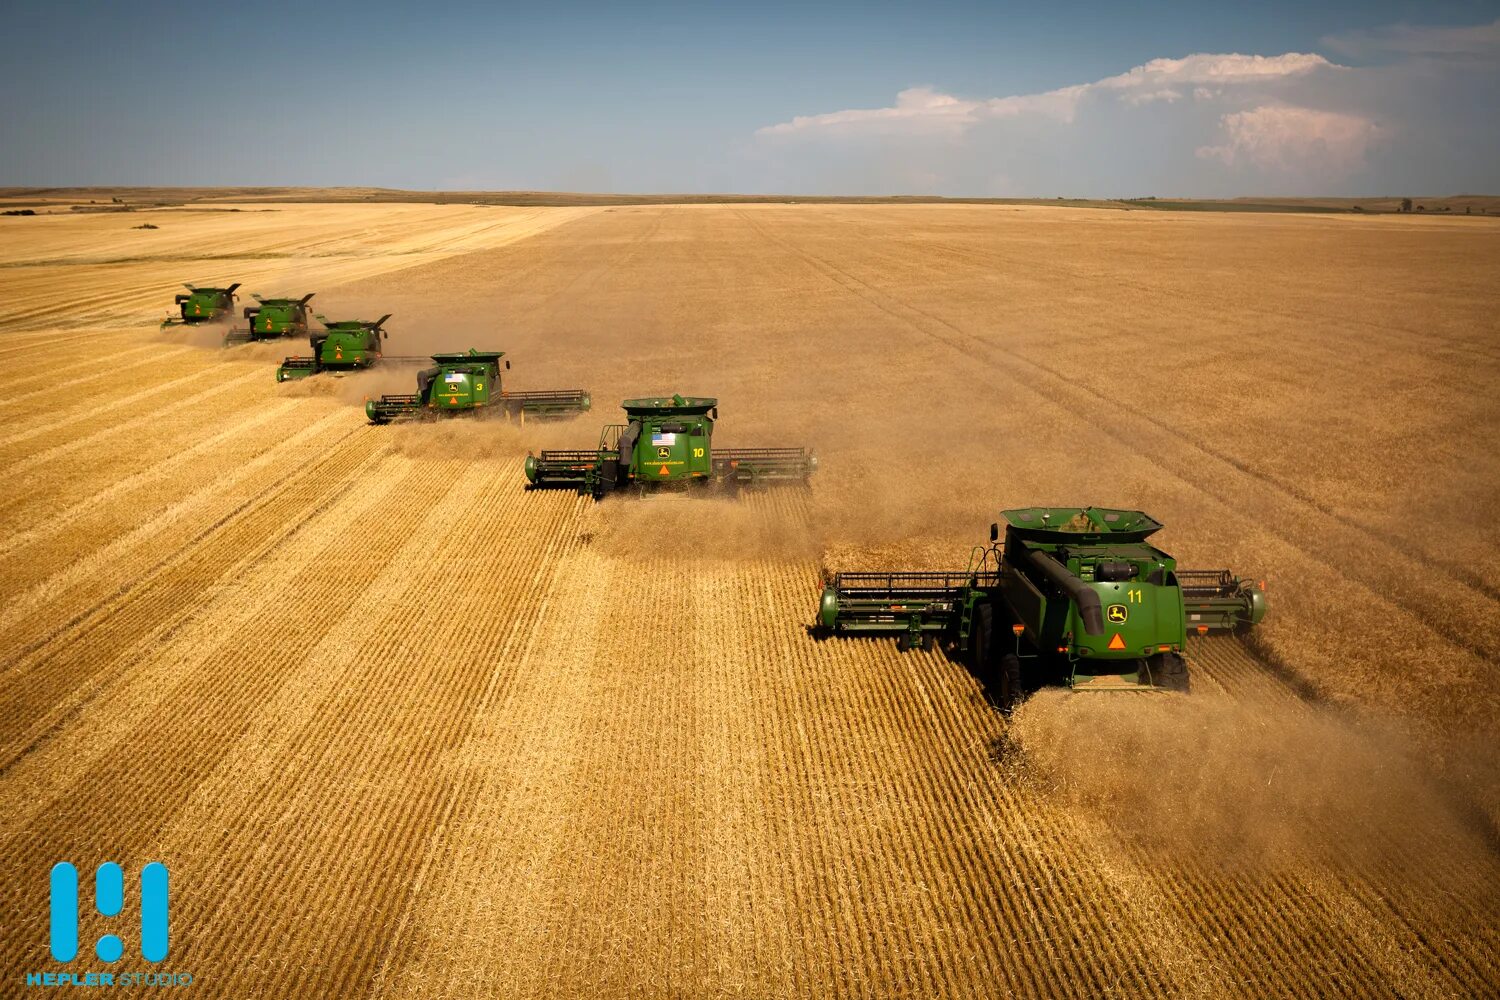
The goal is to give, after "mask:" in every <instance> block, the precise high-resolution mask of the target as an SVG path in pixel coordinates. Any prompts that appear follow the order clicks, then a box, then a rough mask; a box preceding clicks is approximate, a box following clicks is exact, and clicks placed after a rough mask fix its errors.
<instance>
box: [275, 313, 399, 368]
mask: <svg viewBox="0 0 1500 1000" xmlns="http://www.w3.org/2000/svg"><path fill="white" fill-rule="evenodd" d="M390 318H391V314H390V313H386V314H385V315H384V316H382V317H380V318H379V319H377V320H374V321H370V320H363V319H341V320H337V321H331V320H328V319H326V318H324V317H323V316H319V317H318V320H319V322H321V323H322V324H323V327H324V329H322V330H316V331H314V332H313V333H312V334H311V335H310V336H309V337H308V340H309V341H310V342H311V343H312V354H311V355H310V356H305V357H290V358H287V359H286V360H285V361H283V362H282V363H281V367H280V368H277V369H276V381H278V382H287V381H290V380H292V379H299V378H307V377H308V376H309V375H317V374H318V373H320V372H326V371H333V372H342V371H358V370H359V369H362V368H369V367H370V366H371V365H374V364H377V363H379V362H380V360H381V352H380V342H381V341H382V340H385V339H386V338H388V337H389V336H390V334H388V333H386V332H385V321H386V320H388V319H390ZM390 360H392V361H395V360H398V359H396V358H391V359H390ZM400 360H416V359H409V358H403V359H400ZM421 360H426V359H425V358H424V359H421Z"/></svg>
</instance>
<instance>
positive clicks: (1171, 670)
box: [1150, 653, 1192, 694]
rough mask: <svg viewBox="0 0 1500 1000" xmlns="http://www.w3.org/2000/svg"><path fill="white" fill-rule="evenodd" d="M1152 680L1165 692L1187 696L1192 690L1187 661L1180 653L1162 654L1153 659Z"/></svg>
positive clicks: (1151, 664)
mask: <svg viewBox="0 0 1500 1000" xmlns="http://www.w3.org/2000/svg"><path fill="white" fill-rule="evenodd" d="M1150 666H1151V679H1152V681H1153V682H1154V683H1155V684H1156V686H1157V687H1159V688H1161V689H1162V690H1164V691H1178V692H1181V693H1182V694H1187V693H1188V692H1189V690H1191V688H1192V681H1191V680H1190V679H1189V677H1188V666H1187V661H1186V660H1184V659H1183V658H1182V656H1181V655H1180V654H1178V653H1162V654H1160V655H1159V656H1153V657H1151V662H1150Z"/></svg>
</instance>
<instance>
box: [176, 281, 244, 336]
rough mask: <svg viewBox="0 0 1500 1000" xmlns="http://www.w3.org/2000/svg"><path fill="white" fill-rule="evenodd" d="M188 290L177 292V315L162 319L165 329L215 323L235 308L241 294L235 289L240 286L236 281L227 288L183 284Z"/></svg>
mask: <svg viewBox="0 0 1500 1000" xmlns="http://www.w3.org/2000/svg"><path fill="white" fill-rule="evenodd" d="M182 287H183V288H186V289H187V291H186V292H178V293H177V298H176V302H177V312H178V313H179V315H177V316H168V317H167V318H166V319H164V320H162V321H161V328H162V329H163V330H165V329H166V328H167V327H169V326H197V325H198V324H199V323H213V322H217V321H218V320H220V319H223V318H224V317H225V316H227V315H229V313H230V312H231V311H232V310H233V309H234V301H235V299H237V298H239V296H237V295H235V294H234V290H235V289H236V288H238V287H240V283H239V282H238V281H236V282H235V283H234V284H232V285H230V286H229V287H227V288H210V287H208V286H207V285H183V286H182Z"/></svg>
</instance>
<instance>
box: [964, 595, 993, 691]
mask: <svg viewBox="0 0 1500 1000" xmlns="http://www.w3.org/2000/svg"><path fill="white" fill-rule="evenodd" d="M994 655H995V609H994V607H993V606H992V605H990V604H988V603H985V604H981V605H979V606H978V607H976V608H975V609H974V630H973V632H972V633H971V634H970V635H969V666H970V667H973V668H974V672H975V673H977V674H979V675H980V676H986V675H988V674H989V672H990V669H991V667H992V666H993V664H992V663H991V661H992V660H993V659H994Z"/></svg>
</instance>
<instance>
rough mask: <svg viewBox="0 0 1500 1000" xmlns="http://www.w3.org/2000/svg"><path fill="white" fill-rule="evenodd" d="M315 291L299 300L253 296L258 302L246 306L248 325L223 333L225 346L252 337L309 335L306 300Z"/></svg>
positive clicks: (246, 321)
mask: <svg viewBox="0 0 1500 1000" xmlns="http://www.w3.org/2000/svg"><path fill="white" fill-rule="evenodd" d="M315 294H316V293H315V292H308V293H307V294H306V295H304V296H302V298H300V299H266V298H262V297H261V296H259V295H252V296H250V297H251V298H252V299H254V300H255V301H256V302H257V303H259V304H258V305H253V306H246V307H245V326H244V327H242V328H241V327H237V328H235V329H233V330H230V331H229V332H228V333H226V334H224V346H225V347H233V346H235V345H237V344H248V343H250V342H251V341H253V340H276V339H277V338H280V337H305V336H307V303H308V302H309V301H311V300H312V297H313V295H315Z"/></svg>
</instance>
